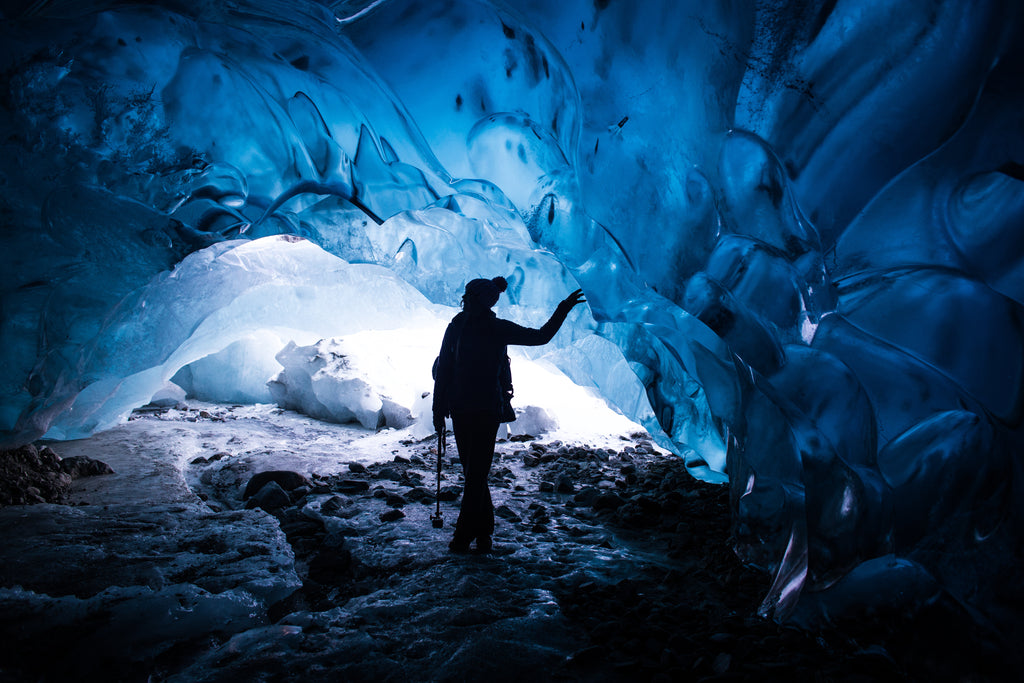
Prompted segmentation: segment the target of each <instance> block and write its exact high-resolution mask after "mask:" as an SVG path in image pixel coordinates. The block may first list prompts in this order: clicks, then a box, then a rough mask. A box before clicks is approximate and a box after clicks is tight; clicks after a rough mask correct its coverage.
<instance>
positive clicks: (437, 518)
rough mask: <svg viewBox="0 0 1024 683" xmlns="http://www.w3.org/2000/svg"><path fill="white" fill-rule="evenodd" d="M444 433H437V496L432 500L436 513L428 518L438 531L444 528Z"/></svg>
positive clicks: (442, 431)
mask: <svg viewBox="0 0 1024 683" xmlns="http://www.w3.org/2000/svg"><path fill="white" fill-rule="evenodd" d="M446 431H447V430H445V429H441V431H439V432H438V433H437V495H436V497H435V498H434V499H435V500H436V501H437V512H436V513H435V514H433V515H431V516H430V523H431V525H433V527H434V528H435V529H440V528H441V527H443V526H444V518H442V517H441V460H442V459H443V458H444V455H445V452H446V451H447V450H448V443H447V439H446V438H445V432H446Z"/></svg>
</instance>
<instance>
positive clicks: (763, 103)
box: [0, 0, 1024, 633]
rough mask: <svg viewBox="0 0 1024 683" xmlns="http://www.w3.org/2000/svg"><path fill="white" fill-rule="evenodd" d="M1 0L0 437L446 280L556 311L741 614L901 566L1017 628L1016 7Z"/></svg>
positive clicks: (824, 2)
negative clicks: (744, 567) (712, 518)
mask: <svg viewBox="0 0 1024 683" xmlns="http://www.w3.org/2000/svg"><path fill="white" fill-rule="evenodd" d="M8 11H9V16H6V17H5V18H4V21H3V22H2V24H0V45H2V47H0V51H2V52H0V54H2V59H3V69H2V73H4V74H5V76H4V81H3V90H2V100H0V104H2V108H0V116H2V122H0V125H2V128H3V133H4V134H3V135H2V136H0V145H2V154H0V174H2V176H0V177H2V183H3V184H2V186H3V194H2V205H0V209H2V212H3V216H4V223H3V226H4V228H3V229H4V245H5V249H4V250H3V252H2V253H0V259H2V263H0V266H2V267H0V273H2V280H0V292H2V297H3V298H2V310H3V319H2V323H0V344H2V348H3V349H4V351H3V353H4V363H3V372H2V375H0V429H2V430H3V431H4V433H5V434H7V435H8V440H9V441H19V440H20V441H24V440H28V439H33V438H37V437H38V436H40V435H42V434H43V433H47V434H48V435H50V436H56V437H61V436H64V437H70V436H77V435H82V434H87V433H89V432H90V431H92V430H94V429H97V428H101V427H103V426H105V425H108V424H111V423H112V421H116V420H117V419H120V418H121V417H123V415H125V414H126V412H127V411H130V410H131V409H132V408H133V407H135V406H137V405H139V404H140V403H142V402H144V401H145V400H147V399H148V396H151V395H152V393H153V391H155V390H156V389H158V388H160V387H161V386H162V385H163V382H164V381H166V380H167V379H169V378H171V377H172V376H175V374H176V373H178V372H179V371H180V370H181V368H183V367H186V366H187V367H188V368H189V372H194V373H195V374H193V375H192V378H191V380H189V381H191V382H192V383H193V385H195V386H201V385H202V384H203V382H204V381H208V380H209V377H207V379H206V380H204V379H203V377H204V371H203V368H204V363H205V367H207V368H208V369H209V368H215V370H214V371H213V373H212V374H213V379H214V383H216V382H217V381H220V382H221V383H223V382H224V381H225V377H226V376H225V375H223V374H222V371H221V370H217V369H216V368H220V367H222V363H221V360H222V359H223V358H224V357H226V356H232V355H236V354H239V353H243V352H248V350H252V349H253V348H255V347H259V348H260V349H262V350H263V351H261V352H260V353H256V354H255V356H258V357H260V358H266V357H267V353H266V348H265V347H266V346H267V344H270V345H271V346H272V345H273V344H274V343H275V342H274V341H273V340H279V341H280V342H281V343H282V346H283V344H284V342H286V341H288V340H291V339H293V338H295V337H300V338H296V339H295V341H296V343H298V344H300V345H301V344H312V343H313V342H314V341H316V339H319V338H323V337H328V336H331V335H330V334H329V333H327V332H326V331H324V328H325V327H326V328H331V327H335V328H345V329H360V326H362V328H377V327H379V326H395V325H399V324H402V325H411V324H412V320H411V318H410V311H412V310H415V311H418V312H420V313H423V314H424V315H428V314H431V313H430V312H431V308H430V307H431V306H435V305H441V304H444V305H449V306H450V305H454V304H455V303H456V302H457V299H458V294H459V292H460V290H461V288H462V286H463V285H464V284H465V282H466V281H467V280H469V279H471V278H473V277H477V276H481V275H487V276H491V275H493V274H496V273H502V274H505V275H506V276H507V277H508V278H509V280H510V283H511V286H510V290H509V296H508V303H507V304H506V305H507V306H509V307H510V308H509V309H506V310H505V311H503V313H508V312H509V311H510V310H513V309H514V312H515V313H516V315H517V316H518V317H519V319H520V320H521V321H522V322H527V323H530V322H534V323H537V322H541V321H542V320H543V319H544V317H545V315H546V314H547V312H548V311H549V310H550V308H551V307H552V306H553V305H554V303H555V302H557V301H558V299H560V298H561V297H562V296H564V294H565V293H566V292H567V291H569V290H571V289H573V288H575V287H577V286H582V287H583V288H584V289H585V290H586V294H587V298H588V300H589V302H590V310H589V311H587V312H584V313H582V314H580V317H579V318H577V319H574V321H573V323H574V324H573V325H572V326H571V327H570V332H569V333H568V334H567V336H565V337H564V338H563V339H562V340H561V341H560V342H559V344H560V346H559V348H556V349H554V352H555V353H554V354H553V357H554V358H555V359H556V361H557V362H558V363H559V365H560V367H561V368H562V369H563V370H564V371H565V372H566V373H567V374H569V375H570V376H572V377H573V378H574V379H576V380H577V381H579V382H581V383H583V384H587V385H590V386H593V387H595V388H597V389H599V390H601V391H602V392H603V393H604V395H605V396H606V397H607V398H608V399H609V400H610V401H611V402H613V403H614V404H615V405H617V406H618V407H619V408H620V409H621V410H623V411H624V412H625V413H626V414H628V415H630V416H632V417H634V418H636V419H638V420H641V421H642V422H643V423H644V424H645V426H647V428H648V429H649V430H650V431H651V432H652V434H654V435H655V436H656V438H658V439H659V440H660V441H661V442H662V444H663V445H666V446H669V447H671V448H672V449H673V450H675V451H676V452H677V453H679V454H680V455H681V456H683V457H685V458H686V459H687V462H688V463H689V464H690V465H691V468H692V471H694V472H695V473H698V474H701V475H702V476H707V477H715V476H718V477H721V478H724V475H727V476H728V480H729V485H730V487H731V493H732V507H733V514H734V531H735V537H736V539H737V551H738V552H739V553H740V555H741V556H742V557H743V558H744V559H745V560H747V561H749V562H751V563H755V564H758V565H760V566H763V567H764V568H765V569H766V570H767V571H769V572H771V573H772V575H773V576H774V584H773V586H772V588H771V590H770V592H769V594H768V595H767V596H766V598H765V601H764V604H763V605H762V611H763V613H765V614H773V615H775V616H776V617H777V618H780V619H782V618H787V617H790V616H794V618H795V617H796V616H798V617H799V618H801V619H804V620H812V621H813V620H814V619H820V618H824V615H828V614H834V613H835V612H836V610H838V609H840V608H839V607H837V606H839V605H847V607H848V606H849V604H850V603H851V600H850V596H851V595H853V594H854V592H852V591H855V589H854V588H851V587H850V586H857V585H863V584H864V582H866V583H867V585H884V584H886V583H887V582H889V583H891V584H892V585H897V584H898V585H901V586H903V585H907V584H908V581H907V578H906V577H908V576H909V577H916V578H912V579H911V580H910V581H909V585H910V586H911V589H908V590H904V591H902V592H901V594H900V595H901V598H900V599H902V600H905V601H906V603H907V605H908V606H912V605H916V604H921V603H923V602H926V601H929V600H933V599H937V598H938V596H940V595H945V596H951V597H952V598H953V599H954V600H955V601H957V602H959V603H960V604H962V605H963V606H964V609H966V610H969V611H971V613H972V614H974V615H975V616H976V617H977V618H978V619H979V620H980V621H984V622H986V623H987V624H988V625H990V626H994V627H995V628H996V630H1001V631H1002V632H1004V633H1012V632H1014V629H1016V628H1017V626H1016V624H1017V621H1016V616H1015V614H1014V612H1013V610H1012V609H1009V610H1007V609H1005V608H1004V607H1002V605H1005V604H1011V605H1012V604H1014V601H1019V600H1020V598H1021V597H1022V596H1020V588H1019V586H1021V585H1024V583H1022V582H1021V580H1020V579H1021V578H1022V577H1021V576H1020V572H1021V569H1020V566H1019V563H1017V562H1016V558H1018V557H1020V556H1021V524H1022V522H1024V509H1022V502H1021V501H1022V500H1024V498H1022V496H1021V495H1020V487H1021V485H1022V479H1021V477H1022V472H1021V466H1020V462H1019V456H1018V455H1017V454H1018V453H1019V452H1020V440H1021V408H1022V406H1021V379H1022V374H1024V360H1022V358H1024V353H1022V351H1024V349H1022V345H1024V338H1022V329H1021V326H1022V323H1021V304H1022V303H1024V280H1022V277H1021V263H1022V258H1021V257H1022V255H1024V248H1022V244H1024V242H1022V239H1021V234H1022V233H1021V231H1020V224H1021V217H1022V212H1024V184H1022V182H1024V172H1022V166H1021V164H1022V160H1024V133H1022V129H1021V126H1020V114H1019V112H1020V111H1021V105H1022V102H1021V99H1022V88H1021V86H1020V83H1021V82H1022V81H1021V76H1022V75H1024V55H1022V49H1024V48H1022V47H1021V46H1022V45H1024V41H1022V40H1020V38H1021V19H1022V17H1021V10H1020V9H1019V7H1018V3H1015V2H1012V1H1011V0H982V1H980V2H974V3H963V2H957V1H955V0H929V1H925V0H899V1H897V2H892V1H891V0H886V1H884V2H883V1H881V0H879V1H878V2H874V1H871V2H862V1H860V0H840V1H839V2H835V1H834V0H818V1H816V2H807V3H787V2H782V1H781V0H779V1H774V0H735V1H732V2H718V3H706V2H698V1H697V0H693V1H678V0H646V1H645V2H640V3H622V2H592V1H591V0H567V1H566V2H560V3H550V2H545V1H544V0H510V1H509V2H505V3H501V2H498V1H497V0H495V1H493V2H492V1H488V0H450V1H448V2H443V3H421V2H414V1H413V0H386V1H384V2H360V1H358V0H345V1H341V2H333V3H324V4H321V3H317V2H311V1H310V2H288V3H285V2H274V1H270V0H267V1H263V2H256V1H255V0H251V1H247V2H236V3H219V2H206V3H198V4H196V5H194V6H185V5H182V4H181V3H175V2H167V3H146V4H140V5H130V4H124V3H103V2H91V3H71V2H51V3H42V4H38V3H37V4H31V5H27V6H26V7H24V8H19V9H14V10H8ZM274 236H281V237H277V238H274ZM265 237H271V238H273V239H271V240H259V241H253V242H251V243H249V245H251V246H247V244H246V243H245V242H244V240H247V239H248V240H251V239H253V238H265ZM236 240H243V242H242V243H239V242H237V241H236ZM296 240H298V241H296ZM342 273H344V275H342ZM337 278H342V279H343V280H344V283H343V285H338V284H337V283H336V282H335V280H336V279H337ZM336 285H337V286H338V287H341V288H340V289H337V290H332V289H331V288H332V287H335V286H336ZM346 287H347V289H346ZM401 302H415V305H414V306H413V308H411V309H410V308H403V306H402V304H401ZM332 306H333V307H332ZM349 309H352V311H351V312H352V315H351V316H348V317H347V314H348V312H350V311H349ZM339 311H340V312H339ZM424 324H426V323H424ZM286 333H287V334H286ZM286 336H287V339H286ZM268 340H271V341H269V342H268ZM278 350H280V349H278ZM218 354H224V355H221V356H218ZM207 374H209V373H207ZM627 374H628V376H629V377H628V378H626V375H627ZM182 381H185V380H184V379H182ZM238 381H239V382H240V383H247V382H246V380H244V379H243V378H241V377H240V378H239V380H238ZM195 386H193V388H195ZM638 386H639V387H642V389H638ZM856 594H857V595H861V594H862V593H860V592H857V593H856ZM877 595H878V596H879V597H878V600H879V601H888V602H891V599H892V596H890V595H888V594H883V593H878V594H877ZM859 602H863V601H859Z"/></svg>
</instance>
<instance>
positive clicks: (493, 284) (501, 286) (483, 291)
mask: <svg viewBox="0 0 1024 683" xmlns="http://www.w3.org/2000/svg"><path fill="white" fill-rule="evenodd" d="M506 289H508V281H507V280H506V279H505V278H503V277H496V278H491V279H490V280H485V279H483V278H478V279H476V280H470V281H469V282H468V283H466V293H465V294H463V295H462V301H463V304H464V305H466V306H467V307H473V306H477V305H479V306H481V307H483V308H490V307H491V306H493V305H494V304H496V303H498V296H500V295H501V293H502V292H504V291H505V290H506Z"/></svg>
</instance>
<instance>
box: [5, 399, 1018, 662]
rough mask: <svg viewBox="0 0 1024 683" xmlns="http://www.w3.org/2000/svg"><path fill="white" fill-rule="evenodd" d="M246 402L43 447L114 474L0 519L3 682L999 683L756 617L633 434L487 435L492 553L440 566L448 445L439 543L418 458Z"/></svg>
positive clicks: (719, 533)
mask: <svg viewBox="0 0 1024 683" xmlns="http://www.w3.org/2000/svg"><path fill="white" fill-rule="evenodd" d="M247 410H248V409H242V408H231V407H212V406H207V407H206V408H205V409H203V410H199V409H192V410H181V411H154V412H151V413H148V414H139V415H137V416H136V418H137V419H135V420H133V421H132V422H130V423H129V424H128V425H126V426H125V427H123V428H119V429H118V430H111V432H106V433H104V434H102V435H97V437H94V438H93V439H89V440H85V441H82V442H69V443H67V444H63V445H58V444H54V445H53V448H54V449H55V450H56V451H57V452H58V454H60V455H62V456H64V457H68V456H71V455H88V456H91V457H95V458H97V459H102V460H104V461H108V462H109V463H110V464H111V465H112V466H113V468H114V470H115V472H117V474H115V475H105V476H101V477H89V478H83V479H80V480H76V482H75V484H74V486H73V488H72V490H71V492H70V494H69V496H68V498H67V502H69V503H70V505H60V506H57V505H40V506H12V507H8V508H5V509H3V510H0V513H2V514H0V530H2V531H3V532H4V534H5V538H7V539H8V540H9V542H8V543H7V544H5V546H6V547H5V548H4V551H3V552H4V554H3V555H2V557H0V559H3V560H4V563H5V564H4V570H3V572H2V578H3V583H2V586H3V593H2V594H0V613H2V614H3V615H4V616H3V617H0V628H2V630H3V634H2V635H3V639H2V641H3V643H4V646H3V652H2V653H0V654H2V656H3V662H4V664H3V665H2V666H3V668H2V670H0V680H10V681H13V680H65V679H66V678H67V677H68V676H77V677H82V676H84V677H86V678H90V679H99V680H138V681H161V680H167V681H291V680H295V681H298V680H302V681H320V680H323V681H334V680H353V681H370V680H373V681H428V680H430V681H435V680H437V681H449V680H450V681H456V680H459V681H461V680H487V681H505V680H517V681H518V680H522V679H533V680H539V681H545V680H551V681H676V680H680V681H689V680H817V681H829V680H835V681H850V680H865V681H867V680H972V681H974V680H976V681H982V680H1002V679H1003V676H1002V675H1001V674H1002V672H1001V671H1000V670H999V668H998V667H996V666H994V665H993V664H992V661H991V660H989V659H986V658H985V657H983V656H982V655H981V654H979V650H978V648H977V644H976V643H974V642H973V639H972V636H971V635H970V633H968V632H965V631H964V630H963V629H962V625H960V624H958V623H956V622H955V621H954V620H952V619H951V617H950V616H949V615H947V614H944V613H936V614H924V615H917V616H916V617H914V618H909V617H904V616H898V615H889V616H887V617H881V616H880V617H878V618H874V619H872V620H871V621H870V622H864V621H862V622H860V623H847V624H843V625H842V630H840V629H828V630H826V631H821V632H816V633H808V632H804V631H800V630H796V629H792V628H786V627H783V626H780V625H778V624H775V623H773V622H771V621H767V620H764V619H761V618H759V617H757V616H756V615H755V610H756V608H757V605H758V603H759V602H760V600H761V599H762V597H763V595H764V594H765V592H766V590H767V587H768V577H767V576H766V575H764V574H762V573H761V572H759V571H757V570H754V569H751V568H747V567H744V566H742V565H741V564H740V563H739V561H738V560H737V559H736V556H735V554H734V553H733V552H732V549H731V547H730V542H729V513H728V501H727V490H726V488H725V487H723V486H718V485H712V484H705V483H702V482H700V481H697V480H695V479H693V478H692V477H691V476H690V475H689V474H687V473H686V471H685V468H684V467H683V466H682V463H681V462H680V461H679V460H678V459H676V458H674V457H672V456H668V455H666V454H665V453H664V452H662V451H659V449H657V448H655V447H654V446H653V445H652V444H651V442H650V441H649V440H648V439H647V438H645V435H644V434H641V433H634V434H629V435H611V436H610V437H609V438H606V439H602V440H600V442H599V443H598V442H596V441H595V442H592V443H583V442H574V441H570V440H568V439H565V440H562V441H555V440H551V439H538V440H535V439H531V438H529V437H524V438H522V439H520V440H516V441H502V442H500V443H499V444H498V446H497V452H496V457H495V462H494V466H493V468H492V473H491V490H492V495H493V498H494V502H495V506H496V508H497V529H496V531H495V536H494V549H493V552H491V553H489V554H475V553H470V554H452V553H450V552H449V551H448V549H447V542H448V540H449V538H450V534H451V531H452V528H453V525H454V521H455V518H456V516H457V511H458V496H459V493H460V492H461V481H460V468H459V466H458V465H457V462H456V461H455V452H454V451H455V449H454V445H452V446H451V448H450V452H449V453H448V457H447V458H446V460H445V461H444V462H443V477H442V481H441V486H440V492H441V495H440V514H441V518H442V527H441V528H436V527H435V525H434V524H432V520H431V518H432V516H435V515H436V514H437V510H438V500H437V498H436V497H435V493H436V491H437V487H436V480H435V469H434V467H435V463H436V457H437V449H436V441H435V440H433V439H426V440H423V441H416V440H413V439H411V438H407V436H404V435H403V434H402V433H401V432H390V433H384V434H376V435H372V436H368V435H367V434H366V433H358V432H355V431H352V430H345V429H343V428H340V427H338V426H336V425H323V424H322V423H316V422H315V421H310V420H307V419H305V418H302V417H301V416H296V415H294V414H290V413H284V412H282V411H264V412H252V411H248V412H247ZM450 440H451V439H450ZM62 448H63V450H64V453H61V449H62ZM104 453H105V454H106V457H100V456H101V455H102V454H104ZM154 472H156V473H157V474H154ZM261 472H269V474H265V475H261V476H259V477H258V478H257V479H256V480H255V482H254V480H253V477H254V476H255V475H258V474H259V473H261ZM435 518H436V517H435ZM79 527H80V531H79V532H78V533H77V534H76V533H75V532H74V529H75V528H79ZM100 530H106V531H107V532H109V533H101V531H100ZM125 539H127V540H125ZM44 565H45V569H44ZM129 614H134V615H135V617H134V618H133V617H129V616H128V615H129ZM140 615H141V616H140ZM168 615H169V616H168ZM147 628H149V629H150V631H151V634H150V635H151V637H147V636H146V629H147ZM112 641H117V642H112ZM118 643H121V645H120V646H119V645H118ZM1007 680H1009V679H1007Z"/></svg>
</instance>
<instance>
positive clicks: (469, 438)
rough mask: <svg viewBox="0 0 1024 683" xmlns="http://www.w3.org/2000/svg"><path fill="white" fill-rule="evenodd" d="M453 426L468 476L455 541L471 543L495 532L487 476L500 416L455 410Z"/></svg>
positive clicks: (464, 470) (492, 505)
mask: <svg viewBox="0 0 1024 683" xmlns="http://www.w3.org/2000/svg"><path fill="white" fill-rule="evenodd" d="M452 427H453V428H454V431H455V447H456V448H457V449H458V451H459V462H460V463H462V472H463V475H464V476H465V478H466V488H465V490H464V491H463V492H462V507H461V508H459V519H458V521H457V522H456V523H455V540H456V542H459V543H469V542H471V541H472V540H473V539H475V538H486V539H489V538H490V536H491V534H492V533H494V504H493V503H491V492H490V491H489V490H488V488H487V475H488V474H490V472H491V461H492V460H493V459H494V439H495V437H496V436H497V435H498V417H497V415H495V414H494V413H492V412H465V413H454V414H453V415H452Z"/></svg>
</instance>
